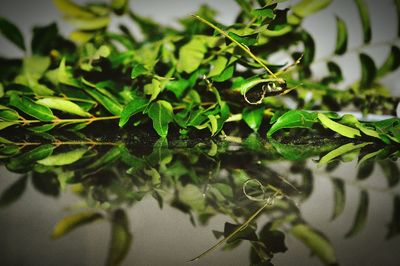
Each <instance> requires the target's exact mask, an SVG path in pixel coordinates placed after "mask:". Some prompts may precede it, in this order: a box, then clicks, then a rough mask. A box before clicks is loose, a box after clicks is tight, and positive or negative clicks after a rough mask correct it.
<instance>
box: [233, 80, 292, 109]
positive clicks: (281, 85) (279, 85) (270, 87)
mask: <svg viewBox="0 0 400 266" xmlns="http://www.w3.org/2000/svg"><path fill="white" fill-rule="evenodd" d="M258 85H261V90H262V92H261V95H260V98H259V99H258V100H257V101H250V100H249V98H248V97H247V93H249V91H250V90H251V89H253V88H254V87H256V86H258ZM286 90H287V87H286V81H285V80H284V79H281V78H273V79H256V80H252V81H250V82H247V83H245V84H244V85H242V87H241V88H240V91H241V93H242V95H243V97H244V100H245V101H246V102H247V103H248V104H251V105H258V104H261V103H262V102H263V100H264V98H265V97H268V96H275V95H279V94H283V93H284V92H285V91H286Z"/></svg>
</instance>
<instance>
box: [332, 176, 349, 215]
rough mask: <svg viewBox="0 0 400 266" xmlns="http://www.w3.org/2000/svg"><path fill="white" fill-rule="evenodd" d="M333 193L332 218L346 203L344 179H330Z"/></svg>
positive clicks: (341, 210)
mask: <svg viewBox="0 0 400 266" xmlns="http://www.w3.org/2000/svg"><path fill="white" fill-rule="evenodd" d="M332 185H333V193H334V204H335V205H334V209H333V214H332V218H331V219H332V220H334V219H336V218H337V217H338V216H339V215H340V214H341V213H342V212H343V210H344V206H345V203H346V191H345V186H344V181H343V180H342V179H340V178H333V179H332Z"/></svg>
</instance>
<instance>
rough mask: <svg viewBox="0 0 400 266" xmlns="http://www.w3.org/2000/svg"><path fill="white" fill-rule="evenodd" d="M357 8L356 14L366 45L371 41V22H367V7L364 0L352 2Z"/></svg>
mask: <svg viewBox="0 0 400 266" xmlns="http://www.w3.org/2000/svg"><path fill="white" fill-rule="evenodd" d="M354 1H355V3H356V6H357V10H358V14H359V15H360V18H361V25H362V28H363V36H364V37H363V39H364V43H365V44H367V43H369V42H370V41H371V35H372V34H371V22H370V20H369V14H368V5H367V3H366V2H365V0H354Z"/></svg>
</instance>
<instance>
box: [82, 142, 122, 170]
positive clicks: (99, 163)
mask: <svg viewBox="0 0 400 266" xmlns="http://www.w3.org/2000/svg"><path fill="white" fill-rule="evenodd" d="M121 154H122V148H121V147H119V146H116V147H112V148H111V149H109V150H108V151H107V152H106V153H105V154H104V155H103V156H101V157H100V158H97V159H96V161H94V162H93V163H92V164H90V165H88V166H86V167H85V170H89V171H90V172H92V170H98V169H100V168H103V167H107V165H109V164H111V163H113V162H115V161H116V160H117V159H118V158H120V157H121Z"/></svg>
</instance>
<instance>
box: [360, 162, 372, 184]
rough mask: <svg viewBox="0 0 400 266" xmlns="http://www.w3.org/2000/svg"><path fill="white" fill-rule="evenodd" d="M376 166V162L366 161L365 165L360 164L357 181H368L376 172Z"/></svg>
mask: <svg viewBox="0 0 400 266" xmlns="http://www.w3.org/2000/svg"><path fill="white" fill-rule="evenodd" d="M374 166H375V162H374V161H365V162H363V163H359V164H358V171H357V179H358V180H365V179H367V178H368V177H369V176H370V175H371V174H372V172H373V171H374Z"/></svg>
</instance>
